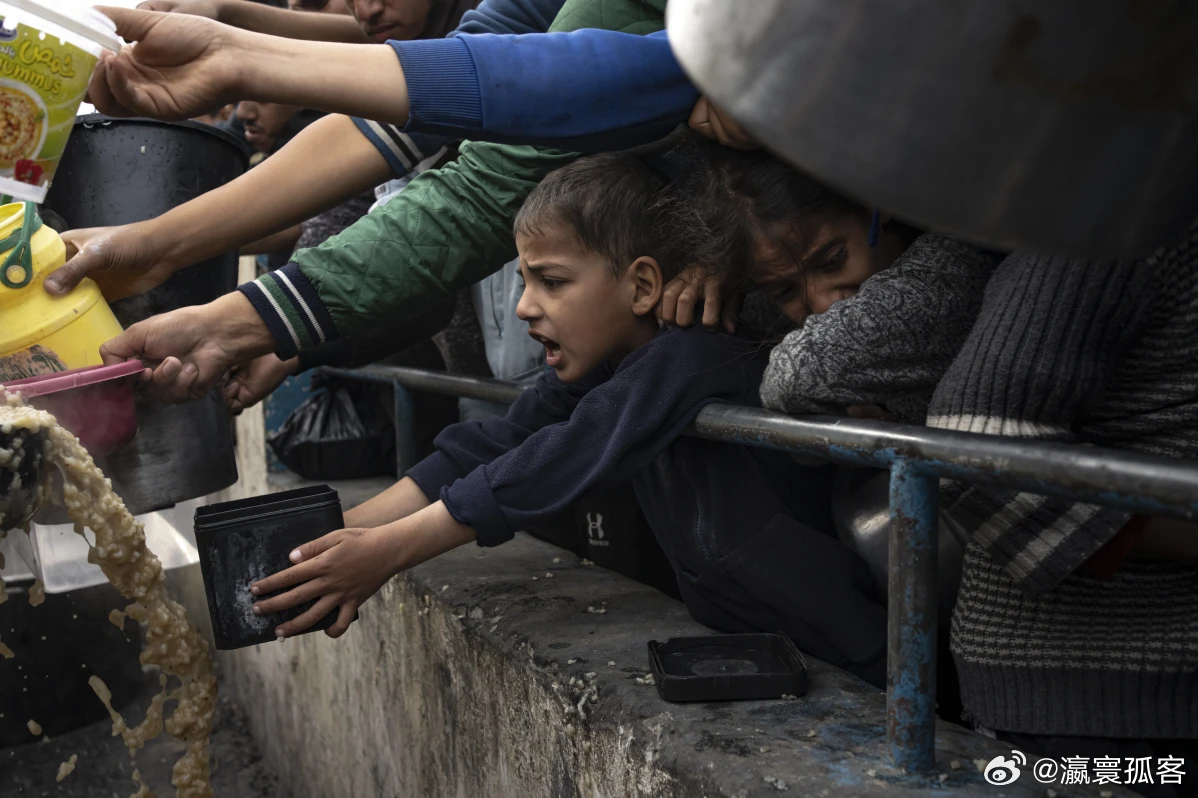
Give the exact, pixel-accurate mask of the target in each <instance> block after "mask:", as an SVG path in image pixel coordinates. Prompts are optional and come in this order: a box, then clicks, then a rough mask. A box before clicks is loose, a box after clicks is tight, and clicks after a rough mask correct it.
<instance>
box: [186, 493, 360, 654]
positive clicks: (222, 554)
mask: <svg viewBox="0 0 1198 798" xmlns="http://www.w3.org/2000/svg"><path fill="white" fill-rule="evenodd" d="M343 526H344V521H343V520H342V517H341V500H340V498H338V496H337V491H335V490H333V489H332V488H330V487H329V486H328V485H320V486H317V487H314V488H302V489H300V490H291V491H287V492H285V493H272V494H270V495H267V496H259V497H257V498H253V499H241V500H239V501H235V502H224V503H223V504H210V505H208V506H206V507H201V508H199V509H198V510H196V514H195V535H196V547H197V548H198V549H199V552H200V570H201V571H203V574H204V592H205V593H206V594H207V596H208V613H209V614H210V615H211V616H212V634H213V637H214V638H215V639H216V647H217V648H218V649H221V650H225V651H227V650H229V649H233V648H243V647H245V646H252V645H254V644H256V643H265V642H267V641H270V640H274V639H275V628H276V627H277V626H279V624H282V623H286V622H287V621H290V620H291V619H292V618H296V617H298V616H300V615H302V614H303V613H304V612H306V611H307V610H308V609H309V608H310V607H311V606H312V604H313V603H314V602H305V603H304V604H301V605H299V606H298V607H295V608H293V609H290V610H287V611H285V612H279V613H275V614H273V615H254V612H253V606H254V602H255V601H257V600H260V599H263V598H269V597H270V596H271V595H275V594H273V593H272V594H268V595H264V596H261V597H255V596H254V595H253V594H251V593H250V585H251V584H253V583H254V582H256V581H258V580H259V579H263V578H265V577H267V576H270V575H271V574H273V573H276V572H277V571H281V570H283V569H284V568H287V567H288V566H290V565H291V561H290V560H289V559H288V557H289V555H290V554H291V552H292V551H293V550H294V549H295V548H296V547H297V546H300V545H302V544H304V543H308V542H310V541H313V540H316V539H317V538H319V537H322V536H324V535H327V534H328V533H330V532H334V531H336V530H338V529H341V528H342V527H343ZM337 612H338V610H337V609H334V610H333V611H332V612H330V613H329V614H328V615H327V616H325V617H324V618H322V619H321V620H320V621H319V622H317V623H316V624H314V625H313V626H312V627H311V628H310V629H308V630H307V631H306V632H304V634H307V632H315V631H318V630H322V629H327V628H329V627H330V626H332V625H333V623H334V621H336V620H337Z"/></svg>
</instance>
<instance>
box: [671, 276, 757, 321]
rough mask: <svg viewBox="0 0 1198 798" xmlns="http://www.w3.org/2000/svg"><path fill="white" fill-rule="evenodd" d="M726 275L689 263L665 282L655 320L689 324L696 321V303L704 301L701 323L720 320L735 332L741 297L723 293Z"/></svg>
mask: <svg viewBox="0 0 1198 798" xmlns="http://www.w3.org/2000/svg"><path fill="white" fill-rule="evenodd" d="M726 281H727V278H726V277H725V276H724V275H721V274H714V273H712V271H711V270H710V269H707V268H704V267H702V266H688V267H687V268H685V269H683V270H682V272H681V273H679V275H678V276H677V277H675V278H674V279H673V280H670V281H669V282H668V283H666V287H665V289H664V290H663V291H662V296H661V302H659V303H658V305H657V320H658V322H659V323H663V324H677V325H678V326H679V327H689V326H691V324H693V323H694V321H695V307H696V306H697V305H698V304H699V302H700V301H702V303H703V319H702V322H703V325H704V326H705V327H713V328H714V327H715V326H716V325H717V324H719V323H720V322H721V320H722V321H723V324H724V329H726V330H727V331H728V332H736V317H737V314H739V313H740V307H741V303H742V300H743V297H742V296H741V294H740V292H735V293H733V294H732V295H731V296H727V298H725V295H726V286H725V283H726Z"/></svg>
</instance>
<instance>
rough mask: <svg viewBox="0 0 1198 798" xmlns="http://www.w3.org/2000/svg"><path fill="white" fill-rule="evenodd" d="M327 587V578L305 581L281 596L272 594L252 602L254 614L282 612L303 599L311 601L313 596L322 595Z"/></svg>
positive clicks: (303, 600) (301, 602) (298, 603)
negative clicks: (254, 602)
mask: <svg viewBox="0 0 1198 798" xmlns="http://www.w3.org/2000/svg"><path fill="white" fill-rule="evenodd" d="M328 589H329V582H328V580H327V579H323V578H322V579H313V580H312V581H311V582H305V583H304V584H302V585H300V586H299V587H297V588H295V589H294V590H288V591H287V592H286V593H284V594H283V595H281V596H272V597H270V598H268V599H263V600H262V601H259V602H257V603H256V604H254V614H255V615H269V614H270V613H272V612H282V611H283V610H289V609H291V608H292V607H295V606H298V605H300V604H303V603H304V602H305V601H311V600H312V599H314V598H317V597H319V596H323V595H324V594H325V593H326V592H328Z"/></svg>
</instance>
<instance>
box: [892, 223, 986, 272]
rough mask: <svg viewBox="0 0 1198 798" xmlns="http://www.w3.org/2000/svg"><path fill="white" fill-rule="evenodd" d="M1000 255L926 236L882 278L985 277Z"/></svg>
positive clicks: (948, 237) (906, 252) (943, 238)
mask: <svg viewBox="0 0 1198 798" xmlns="http://www.w3.org/2000/svg"><path fill="white" fill-rule="evenodd" d="M999 258H1000V255H999V253H995V252H992V251H990V250H985V249H981V248H979V247H975V246H973V245H972V244H967V243H965V242H964V241H961V240H959V239H956V238H953V237H952V236H946V235H941V234H939V233H924V234H922V235H921V236H919V237H918V238H916V239H915V241H913V242H912V243H911V246H909V247H907V249H906V251H904V252H903V254H902V255H900V256H899V258H898V260H897V261H896V262H895V264H894V266H893V267H891V268H890V269H887V270H886V271H884V272H881V274H886V273H887V272H891V273H892V274H893V275H899V276H901V275H902V274H905V273H909V272H917V271H921V272H927V271H937V272H948V273H954V274H979V273H980V274H985V275H988V274H989V273H990V272H992V271H994V267H995V266H997V265H998V261H999Z"/></svg>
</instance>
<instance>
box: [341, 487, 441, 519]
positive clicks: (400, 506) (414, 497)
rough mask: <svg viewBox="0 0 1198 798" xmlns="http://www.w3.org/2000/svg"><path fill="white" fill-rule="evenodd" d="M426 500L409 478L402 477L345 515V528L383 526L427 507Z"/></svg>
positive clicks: (427, 502)
mask: <svg viewBox="0 0 1198 798" xmlns="http://www.w3.org/2000/svg"><path fill="white" fill-rule="evenodd" d="M428 505H429V501H428V498H427V497H426V496H425V495H424V492H423V491H422V490H420V487H419V486H418V485H417V484H416V482H415V481H414V480H413V479H412V478H411V477H404V478H403V479H401V480H400V481H399V482H396V483H395V484H394V485H392V486H391V487H389V488H387V489H386V490H385V491H383V492H382V493H380V494H379V495H377V496H375V497H374V498H372V499H370V500H368V501H365V502H363V503H362V504H359V505H358V506H357V507H355V508H353V509H352V510H350V511H349V512H347V513H346V514H345V526H346V528H347V529H349V528H363V529H365V528H369V527H375V526H383V525H384V524H389V523H391V522H392V521H398V520H399V519H401V518H407V517H408V516H409V515H412V514H414V513H418V512H420V511H421V510H423V509H424V508H425V507H428Z"/></svg>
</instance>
